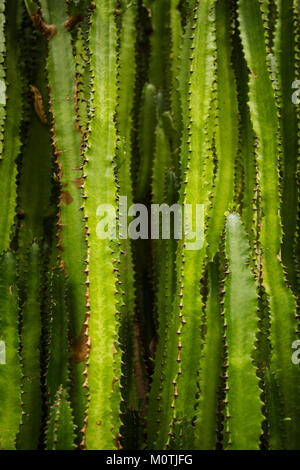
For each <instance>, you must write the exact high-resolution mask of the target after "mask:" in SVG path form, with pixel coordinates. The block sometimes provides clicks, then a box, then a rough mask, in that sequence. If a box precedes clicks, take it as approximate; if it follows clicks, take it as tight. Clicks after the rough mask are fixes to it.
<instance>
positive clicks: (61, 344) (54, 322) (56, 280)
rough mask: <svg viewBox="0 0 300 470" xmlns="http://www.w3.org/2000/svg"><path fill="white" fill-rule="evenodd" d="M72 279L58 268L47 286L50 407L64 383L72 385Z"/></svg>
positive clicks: (47, 374) (47, 391)
mask: <svg viewBox="0 0 300 470" xmlns="http://www.w3.org/2000/svg"><path fill="white" fill-rule="evenodd" d="M68 301H69V292H68V280H67V278H66V275H65V273H64V272H63V270H62V269H60V268H54V269H53V270H52V272H51V273H50V275H49V279H48V289H47V310H48V312H47V313H48V325H47V343H48V357H47V363H46V374H45V376H46V377H45V379H46V380H45V383H46V388H47V390H46V394H47V400H48V406H52V404H53V403H54V399H55V395H56V392H57V390H58V388H59V387H60V386H61V387H63V388H64V389H66V390H67V389H68V388H69V387H70V364H69V359H70V341H69V334H70V313H69V305H68Z"/></svg>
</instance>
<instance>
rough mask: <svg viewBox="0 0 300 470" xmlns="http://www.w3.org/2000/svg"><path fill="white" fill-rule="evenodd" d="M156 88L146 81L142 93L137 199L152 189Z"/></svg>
mask: <svg viewBox="0 0 300 470" xmlns="http://www.w3.org/2000/svg"><path fill="white" fill-rule="evenodd" d="M156 116H157V113H156V89H155V87H154V85H152V84H150V83H146V84H145V86H144V88H143V93H142V104H141V110H140V122H139V130H138V143H139V151H140V159H141V160H140V162H139V168H138V183H137V187H136V189H135V194H134V196H135V200H136V201H139V202H140V201H143V200H144V199H145V197H146V196H147V195H148V193H149V191H150V177H151V170H152V164H153V153H154V152H153V140H154V133H155V126H156Z"/></svg>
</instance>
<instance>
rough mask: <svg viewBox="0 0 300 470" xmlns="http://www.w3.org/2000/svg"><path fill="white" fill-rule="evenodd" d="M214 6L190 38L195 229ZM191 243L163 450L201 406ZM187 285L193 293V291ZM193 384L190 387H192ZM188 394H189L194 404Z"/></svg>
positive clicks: (171, 339)
mask: <svg viewBox="0 0 300 470" xmlns="http://www.w3.org/2000/svg"><path fill="white" fill-rule="evenodd" d="M214 6H215V4H214V2H211V1H204V2H200V3H199V4H197V8H196V9H195V12H194V20H193V26H192V27H191V31H192V32H191V36H190V54H191V59H192V60H188V62H189V63H190V65H189V68H190V74H189V76H190V78H189V80H190V82H189V98H188V101H189V112H188V115H187V116H186V117H187V121H188V122H186V123H185V122H184V125H186V126H187V130H188V132H187V142H185V141H184V140H183V142H182V151H181V162H182V166H183V171H182V173H183V175H184V181H183V183H182V188H181V196H180V202H181V203H183V205H186V204H193V205H194V211H193V217H192V220H193V224H195V215H196V211H195V203H198V204H201V203H203V202H204V200H205V191H203V188H204V185H205V184H204V181H203V179H202V169H203V166H204V159H203V155H205V154H206V151H207V147H208V143H207V138H206V134H205V123H206V121H207V117H208V113H209V104H210V100H211V91H212V84H213V77H214V57H213V56H214V52H215V40H214V39H215V24H214V21H215V10H214ZM196 169H197V170H196ZM198 223H199V220H198ZM187 241H188V240H187V239H185V240H184V241H183V242H179V244H178V254H177V277H178V287H177V293H176V295H175V298H174V307H173V309H174V311H173V313H172V316H171V318H170V322H169V328H168V336H167V351H166V366H165V377H166V380H165V381H164V383H162V392H161V408H162V410H164V416H161V424H160V428H159V436H158V441H157V445H158V446H164V445H166V443H167V441H168V440H169V431H170V428H169V426H170V425H171V423H172V421H173V418H178V419H182V418H185V420H186V421H187V422H188V423H190V422H191V421H190V420H192V418H193V416H194V406H195V403H196V392H197V371H198V368H199V360H200V350H201V349H200V348H201V346H200V344H199V335H200V324H201V312H202V309H203V305H202V298H201V295H200V278H201V275H202V270H203V260H204V248H203V247H202V249H200V250H199V249H198V250H195V251H193V250H189V249H187V245H186V242H187ZM187 282H188V285H189V288H187ZM192 293H193V294H192ZM191 294H192V295H191ZM187 384H189V386H188V388H187ZM187 392H188V393H189V398H188V399H187ZM158 448H160V447H158Z"/></svg>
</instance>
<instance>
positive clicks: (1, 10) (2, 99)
mask: <svg viewBox="0 0 300 470" xmlns="http://www.w3.org/2000/svg"><path fill="white" fill-rule="evenodd" d="M5 3H6V0H1V2H0V160H1V159H2V152H3V133H4V123H5V116H6V107H5V105H6V82H5V49H6V40H5V34H4V31H5Z"/></svg>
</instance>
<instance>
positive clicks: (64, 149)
mask: <svg viewBox="0 0 300 470" xmlns="http://www.w3.org/2000/svg"><path fill="white" fill-rule="evenodd" d="M41 7H42V9H41V12H40V11H39V10H38V11H37V13H36V15H41V14H43V18H44V21H45V22H46V24H47V25H49V26H48V29H49V30H50V31H51V34H50V35H49V34H47V39H48V48H49V54H48V58H47V73H48V80H49V90H50V112H51V114H52V128H51V132H52V143H53V149H54V153H55V155H56V158H57V164H58V167H59V180H60V186H61V194H60V201H59V215H58V217H59V220H58V234H57V237H58V249H59V260H60V266H61V267H62V268H63V269H64V270H65V271H66V273H67V275H68V284H69V303H70V315H71V316H70V324H71V335H72V345H71V347H72V374H73V380H74V387H73V391H72V401H73V405H74V411H75V421H76V424H77V426H78V437H77V438H78V440H79V441H80V440H81V438H82V436H81V430H82V428H83V425H84V422H83V420H84V412H85V407H86V403H87V392H86V389H85V388H84V387H83V386H84V383H85V377H84V370H85V361H86V359H87V351H88V346H87V337H86V327H85V318H86V297H85V294H86V287H85V282H86V275H85V274H84V269H85V260H86V257H87V255H86V246H85V241H84V223H83V214H82V212H81V210H82V209H81V207H82V202H83V201H82V191H81V186H82V184H83V179H82V170H81V166H82V158H81V132H80V129H78V127H77V126H76V115H75V100H74V92H75V60H74V57H73V51H72V45H71V34H70V32H69V29H70V28H69V22H68V15H67V3H65V2H63V4H62V2H61V1H59V0H57V1H56V0H55V1H47V0H43V1H42V2H41ZM44 30H45V27H44ZM44 34H45V31H44Z"/></svg>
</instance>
